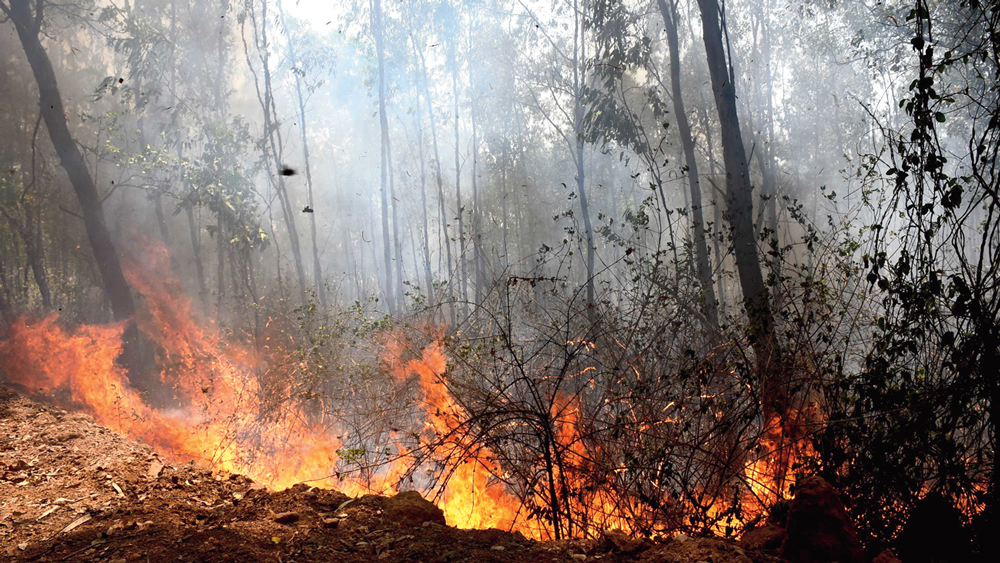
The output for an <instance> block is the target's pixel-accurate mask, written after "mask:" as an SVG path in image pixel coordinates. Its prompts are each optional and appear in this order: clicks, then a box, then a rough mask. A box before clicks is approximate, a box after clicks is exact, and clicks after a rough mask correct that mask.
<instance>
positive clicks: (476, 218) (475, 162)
mask: <svg viewBox="0 0 1000 563" xmlns="http://www.w3.org/2000/svg"><path fill="white" fill-rule="evenodd" d="M472 32H473V24H472V22H471V19H470V23H469V52H468V53H467V56H468V61H469V122H470V123H471V125H472V253H473V260H472V261H473V263H474V266H475V270H476V288H475V297H476V303H477V304H479V303H482V301H483V299H485V297H486V295H485V291H486V266H485V263H484V262H485V256H484V253H483V212H482V201H481V200H480V198H479V181H478V178H476V176H477V174H479V137H478V131H477V130H476V125H477V124H476V99H475V80H474V78H473V73H472V69H473V67H474V66H475V64H474V61H473V48H472Z"/></svg>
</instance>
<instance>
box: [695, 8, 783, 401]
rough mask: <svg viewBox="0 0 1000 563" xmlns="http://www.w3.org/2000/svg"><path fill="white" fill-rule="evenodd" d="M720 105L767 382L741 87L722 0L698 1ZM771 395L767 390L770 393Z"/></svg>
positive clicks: (766, 312)
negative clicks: (730, 59)
mask: <svg viewBox="0 0 1000 563" xmlns="http://www.w3.org/2000/svg"><path fill="white" fill-rule="evenodd" d="M698 5H699V7H700V9H701V21H702V28H703V36H704V41H705V52H706V56H707V59H708V68H709V73H710V74H711V79H712V90H713V92H714V94H715V106H716V110H717V111H718V113H719V123H720V126H721V130H722V152H723V161H724V162H725V167H726V192H727V193H726V196H727V197H726V200H727V214H728V219H729V225H730V229H731V231H732V236H733V245H734V256H735V257H736V268H737V271H738V272H739V277H740V286H741V288H742V291H743V300H744V307H745V308H746V312H747V317H748V318H749V321H750V331H749V333H750V340H751V343H752V345H753V347H754V352H755V353H756V355H757V363H758V366H759V368H760V371H761V375H762V377H764V378H765V382H764V384H765V386H767V385H768V383H769V382H768V381H767V379H766V378H768V377H769V375H770V373H769V372H770V370H769V366H770V364H771V362H772V360H773V358H772V354H773V353H774V352H775V350H774V346H775V342H774V319H773V318H772V315H771V307H770V303H769V298H768V291H767V286H766V285H765V284H764V276H763V274H762V273H761V268H760V258H759V257H758V255H757V242H756V239H755V237H754V228H753V199H752V187H751V185H750V173H749V165H748V162H747V158H746V149H745V148H744V146H743V138H742V135H741V134H740V122H739V116H738V115H737V111H736V86H735V83H734V78H733V76H732V71H731V69H730V66H729V64H728V63H727V59H726V51H725V49H724V48H723V37H722V28H721V27H720V23H719V4H718V2H717V0H698ZM765 391H767V389H765Z"/></svg>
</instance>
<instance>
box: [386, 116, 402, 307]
mask: <svg viewBox="0 0 1000 563" xmlns="http://www.w3.org/2000/svg"><path fill="white" fill-rule="evenodd" d="M385 160H386V167H387V168H388V170H389V200H390V201H391V202H392V248H393V254H394V255H395V256H396V269H395V272H396V305H397V307H398V308H399V310H400V311H402V310H403V305H404V303H403V247H402V243H401V242H400V237H399V198H397V197H396V175H395V172H394V171H393V169H392V138H390V137H389V136H388V135H386V137H385Z"/></svg>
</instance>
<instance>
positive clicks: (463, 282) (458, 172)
mask: <svg viewBox="0 0 1000 563" xmlns="http://www.w3.org/2000/svg"><path fill="white" fill-rule="evenodd" d="M448 62H449V63H450V65H451V91H452V95H453V96H454V99H455V199H456V201H457V205H458V263H459V270H460V271H459V278H460V279H459V286H460V288H461V290H462V316H463V317H464V316H465V315H466V310H467V307H468V303H469V277H468V274H467V272H466V261H465V220H464V219H463V216H464V215H465V209H463V208H462V163H461V161H460V159H459V143H460V141H461V139H460V137H459V134H458V125H459V115H458V56H457V55H456V53H455V38H451V40H450V41H449V42H448Z"/></svg>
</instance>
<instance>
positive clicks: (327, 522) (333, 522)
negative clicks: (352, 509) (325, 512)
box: [323, 518, 340, 528]
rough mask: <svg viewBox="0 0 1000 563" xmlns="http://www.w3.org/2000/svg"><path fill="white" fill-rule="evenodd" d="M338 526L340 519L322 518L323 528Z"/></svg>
mask: <svg viewBox="0 0 1000 563" xmlns="http://www.w3.org/2000/svg"><path fill="white" fill-rule="evenodd" d="M339 525H340V518H324V519H323V527H324V528H336V527H337V526H339Z"/></svg>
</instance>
